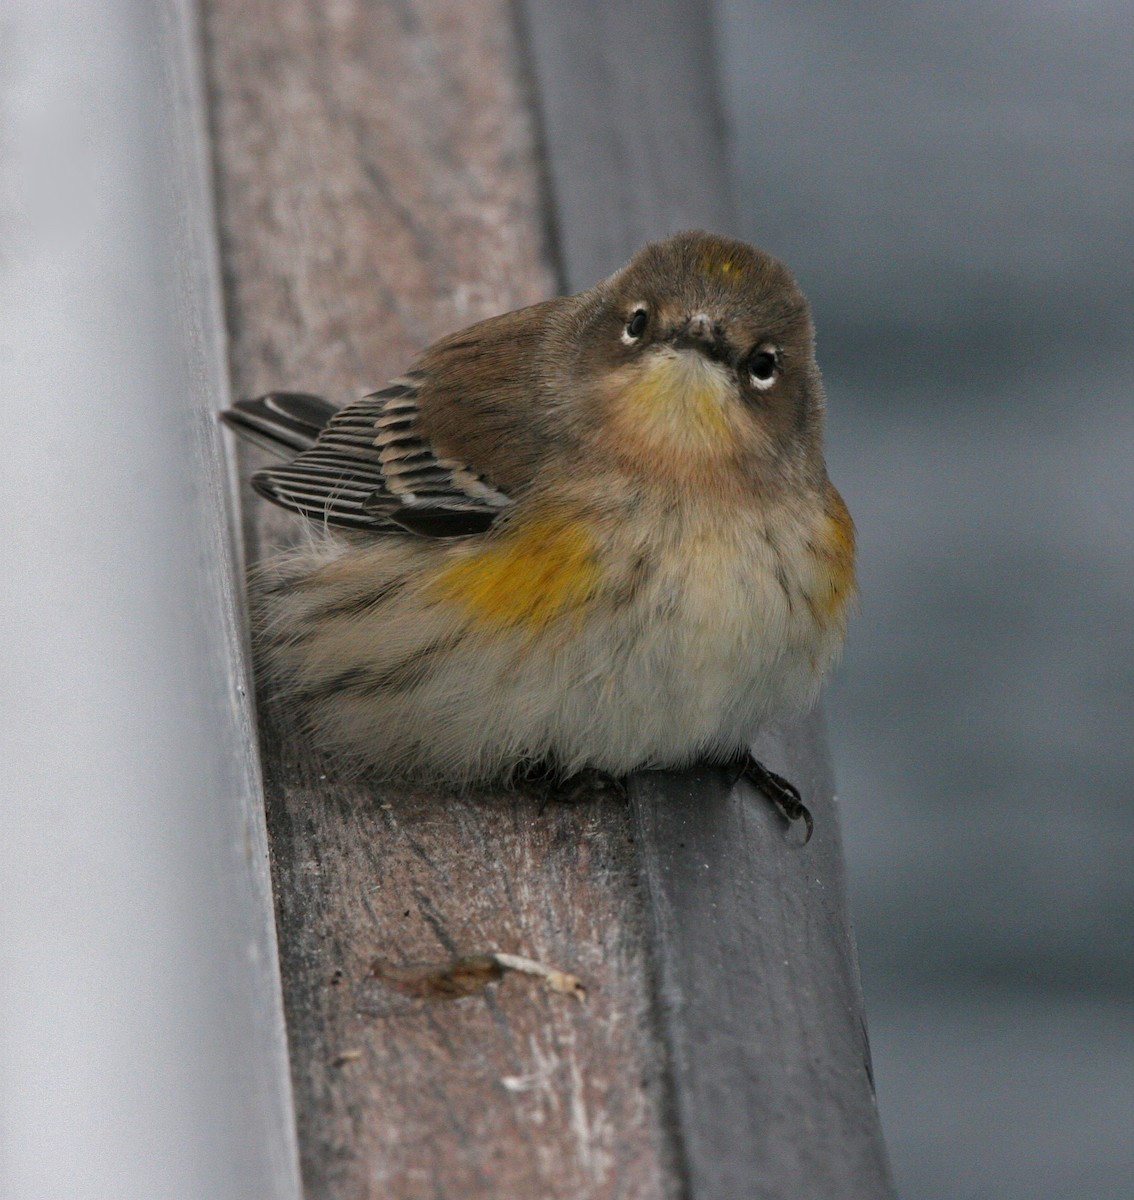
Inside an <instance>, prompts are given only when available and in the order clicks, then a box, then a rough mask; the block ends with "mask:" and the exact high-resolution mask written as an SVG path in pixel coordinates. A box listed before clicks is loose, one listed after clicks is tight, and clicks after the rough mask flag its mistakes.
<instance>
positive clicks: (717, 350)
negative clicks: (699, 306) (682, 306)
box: [673, 313, 728, 362]
mask: <svg viewBox="0 0 1134 1200" xmlns="http://www.w3.org/2000/svg"><path fill="white" fill-rule="evenodd" d="M673 344H674V346H675V347H676V348H677V349H678V350H699V351H700V352H701V353H702V354H704V355H706V356H707V357H708V358H711V359H713V360H714V361H716V362H724V361H727V359H728V351H727V349H726V347H725V344H724V341H723V339H722V338H721V336H720V334H719V333H718V331H717V328H716V326H715V325H714V324H713V319H712V317H710V316H709V315H708V314H707V313H694V314H693V315H692V316H691V317H690V318H689V320H688V321H686V322H685V325H684V326H683V327H682V328H681V329H679V330H678V332H677V336H676V337H675V338H674V339H673Z"/></svg>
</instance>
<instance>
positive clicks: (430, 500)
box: [252, 301, 563, 537]
mask: <svg viewBox="0 0 1134 1200" xmlns="http://www.w3.org/2000/svg"><path fill="white" fill-rule="evenodd" d="M561 304H563V302H562V301H551V302H548V303H547V304H542V305H536V306H534V307H532V308H529V309H521V310H519V311H518V312H514V313H506V314H505V315H504V316H501V317H494V318H492V319H491V320H488V321H482V322H481V323H480V324H478V325H474V326H472V327H471V328H469V329H466V330H462V331H461V332H460V333H456V334H453V335H452V336H450V337H448V338H445V339H443V340H442V341H440V342H438V343H436V344H435V345H434V346H432V347H430V349H429V350H427V351H426V352H425V354H424V355H423V356H422V358H421V359H420V360H419V362H418V363H417V364H415V366H414V367H413V369H412V370H410V371H409V372H407V373H406V375H404V376H402V377H401V378H399V379H395V380H393V381H391V383H390V384H388V385H387V386H386V387H385V388H383V389H382V390H381V391H379V392H375V393H373V395H370V396H366V397H365V398H364V399H362V400H359V401H357V402H356V403H354V404H348V405H347V406H346V407H345V408H342V409H340V410H339V411H338V412H336V413H335V415H334V416H333V417H331V419H330V420H329V421H328V422H327V424H326V426H325V427H324V428H323V430H322V431H321V432H320V433H319V435H318V438H317V439H316V441H315V443H314V445H313V446H311V448H310V449H308V450H305V451H304V452H303V453H301V454H300V455H299V456H298V457H296V458H295V459H293V460H292V461H291V462H289V463H285V464H282V465H280V466H275V467H270V468H268V469H267V470H264V471H260V472H258V473H257V474H256V475H254V476H253V478H252V484H253V486H254V487H255V488H256V490H257V491H259V492H260V493H261V494H262V495H264V496H266V497H267V498H268V499H269V500H272V501H274V502H275V503H276V504H280V505H282V506H283V507H285V508H290V509H292V510H293V511H295V512H298V513H302V514H303V515H304V516H305V517H308V518H310V519H311V520H313V521H318V522H319V523H321V524H326V525H335V526H340V527H344V528H349V529H358V530H372V531H375V532H380V531H382V530H386V531H390V530H392V529H395V528H401V529H408V530H411V531H412V532H414V533H420V534H423V535H427V536H432V537H454V536H459V535H463V534H469V533H477V532H481V531H483V530H485V529H487V528H489V526H491V524H492V523H493V522H494V521H495V520H496V518H497V517H498V516H499V515H500V513H501V512H503V511H504V510H505V509H507V508H508V507H509V506H510V505H511V502H512V501H511V495H512V494H513V493H514V492H515V491H516V490H518V489H520V488H523V487H524V486H525V485H526V484H527V483H528V482H530V481H531V479H533V478H534V477H535V474H536V472H537V471H538V469H539V465H540V463H541V462H542V460H543V458H544V457H545V455H546V454H547V452H548V447H549V445H550V442H549V439H548V437H547V434H546V432H545V430H544V423H543V421H542V419H541V413H540V395H539V380H540V378H541V357H540V356H541V354H542V343H543V341H544V338H545V335H546V330H547V319H546V318H547V317H548V316H549V315H551V314H552V313H553V312H554V310H555V307H556V306H557V305H561ZM474 464H475V465H474Z"/></svg>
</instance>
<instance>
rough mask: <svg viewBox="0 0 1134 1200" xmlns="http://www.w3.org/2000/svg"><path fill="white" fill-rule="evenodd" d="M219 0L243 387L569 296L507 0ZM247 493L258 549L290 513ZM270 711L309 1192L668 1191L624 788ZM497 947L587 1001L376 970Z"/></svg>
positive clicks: (280, 534) (335, 369)
mask: <svg viewBox="0 0 1134 1200" xmlns="http://www.w3.org/2000/svg"><path fill="white" fill-rule="evenodd" d="M204 9H205V14H206V22H207V30H208V39H207V43H208V60H209V69H210V75H211V88H212V100H213V114H214V118H213V119H214V127H215V128H214V136H215V144H216V170H217V185H218V194H219V204H220V221H221V229H222V245H223V261H224V271H225V292H226V304H227V311H228V323H229V334H230V342H231V364H232V373H233V377H234V385H235V390H236V391H237V393H238V394H253V393H256V392H258V391H264V390H268V389H270V388H276V387H289V388H302V389H305V390H310V391H314V392H319V393H322V394H324V395H326V396H328V397H329V398H331V399H333V400H335V401H336V402H342V401H346V400H348V399H351V398H353V397H354V396H355V395H357V394H359V393H361V392H362V391H365V390H367V389H370V388H373V387H374V386H376V385H380V384H381V383H382V382H383V381H384V380H385V379H386V378H388V377H389V376H391V375H393V374H395V373H396V372H397V371H398V370H400V369H401V368H403V367H404V366H405V365H406V364H407V362H408V361H409V359H410V358H411V357H412V356H413V354H414V353H415V352H416V351H418V350H419V349H421V348H422V347H424V346H425V345H426V344H428V343H429V342H430V341H432V340H433V339H434V338H436V337H438V336H439V335H441V334H443V333H445V332H448V331H449V330H451V329H454V328H457V327H459V326H461V325H464V324H467V323H469V322H470V321H473V320H475V319H477V318H479V317H482V316H486V315H488V314H490V313H495V312H499V311H503V310H506V309H509V308H514V307H517V306H519V305H521V304H525V303H529V302H532V301H535V300H538V299H540V298H543V297H544V296H546V295H549V294H552V293H553V292H554V291H555V290H556V287H555V279H554V271H553V268H552V265H551V264H552V256H551V253H550V252H549V249H548V245H547V240H546V235H545V215H544V214H545V207H544V205H543V203H542V200H541V183H540V178H539V173H538V169H537V162H536V152H535V135H534V132H533V126H532V122H531V118H530V115H529V114H530V105H529V102H528V98H527V96H526V95H525V92H524V85H523V73H522V70H521V68H520V63H519V58H518V49H517V42H516V37H515V31H514V27H513V22H512V19H511V11H510V8H509V6H508V4H507V3H505V2H504V0H401V2H398V3H389V4H365V3H361V2H359V0H335V2H334V3H324V2H322V0H310V2H308V3H305V2H304V0H273V2H272V3H267V2H260V3H249V2H247V0H207V2H206V3H205V5H204ZM249 465H250V464H249V461H247V460H246V461H245V462H244V469H245V471H247V469H248V466H249ZM246 499H248V498H247V496H246ZM246 512H247V516H246V520H245V538H246V542H247V545H248V551H249V555H250V556H251V557H256V556H258V555H260V554H263V553H266V552H268V551H269V550H270V549H271V548H274V547H277V546H280V545H282V544H285V543H286V542H288V541H289V540H294V539H295V538H296V537H297V536H299V532H298V531H299V528H300V526H299V523H298V522H294V523H293V522H292V520H291V519H290V518H288V517H287V516H286V515H284V514H281V513H278V512H276V511H275V510H272V509H270V507H269V506H267V505H260V504H256V503H255V502H251V501H250V502H249V503H248V506H247V510H246ZM261 724H262V739H263V742H262V752H263V758H264V763H265V774H266V785H267V795H268V820H269V830H270V836H271V846H272V857H273V872H274V882H275V894H276V904H277V918H278V923H279V933H280V942H281V955H282V970H283V978H284V988H285V1003H286V1009H287V1018H288V1027H289V1040H290V1047H291V1058H292V1072H293V1077H294V1082H295V1089H296V1093H297V1104H298V1113H299V1130H300V1141H301V1154H302V1165H303V1174H304V1181H305V1186H306V1190H307V1195H308V1197H309V1200H316V1198H323V1197H334V1198H336V1200H338V1198H348V1197H349V1198H352V1200H353V1198H355V1197H375V1198H377V1197H382V1198H391V1200H399V1198H402V1197H426V1196H428V1197H434V1198H435V1197H456V1196H461V1197H465V1198H467V1197H489V1196H491V1197H529V1196H530V1197H536V1196H538V1197H564V1198H566V1197H571V1198H576V1197H596V1198H598V1197H615V1196H617V1197H641V1198H643V1200H645V1198H647V1197H661V1196H665V1195H672V1194H674V1192H675V1189H676V1187H677V1184H676V1178H677V1176H676V1172H675V1169H674V1166H673V1163H672V1161H671V1151H670V1150H669V1149H668V1142H667V1139H666V1137H665V1135H664V1132H663V1131H664V1129H665V1125H666V1122H665V1112H664V1109H665V1103H666V1101H665V1096H666V1092H665V1088H664V1086H663V1077H662V1057H661V1051H660V1049H659V1043H658V1042H657V1040H656V1039H655V1038H654V1036H653V1034H652V1032H651V1025H650V1021H649V1012H650V989H649V986H648V980H647V977H646V972H647V962H646V954H645V946H646V921H645V917H644V909H643V905H642V902H641V897H640V892H639V886H638V872H637V866H636V859H635V856H634V853H633V846H632V839H633V836H634V834H633V831H632V828H631V821H630V815H629V809H628V808H627V806H626V805H625V804H624V803H620V802H618V801H617V800H614V799H612V798H609V797H593V798H590V799H587V800H585V801H583V802H580V803H577V804H570V805H567V804H562V803H556V802H552V803H548V802H547V799H546V797H545V796H544V795H542V794H541V793H540V792H539V791H538V790H536V791H532V792H523V791H518V792H514V793H508V794H499V795H483V796H478V797H472V798H457V797H454V796H439V795H433V794H426V793H423V792H414V791H395V790H382V789H377V788H372V787H366V786H359V785H350V784H347V783H344V782H342V781H338V780H336V779H335V778H334V777H333V776H332V775H331V774H330V772H329V771H328V770H327V769H326V766H325V764H322V763H321V762H320V761H319V760H318V758H317V757H314V756H312V755H311V754H310V753H309V751H308V750H307V749H306V748H305V747H304V745H303V743H302V740H301V739H299V738H298V737H296V736H295V735H294V733H293V731H291V730H289V729H288V728H287V727H286V725H285V724H284V723H282V722H281V721H280V720H279V719H278V717H277V714H275V713H274V712H273V711H272V709H271V707H270V706H267V707H265V709H264V711H263V712H262V719H261ZM487 951H503V952H509V953H515V954H521V955H525V956H528V957H530V958H534V959H538V960H540V961H543V962H545V963H548V964H551V965H554V966H556V967H560V968H562V969H564V970H567V971H571V972H574V973H575V974H577V975H579V976H580V977H581V978H582V979H583V981H584V982H585V984H586V985H587V988H588V996H587V999H586V1001H585V1003H580V1002H578V1001H577V1000H575V999H573V998H572V997H570V996H566V995H560V994H557V993H554V992H551V991H549V990H547V989H546V988H544V987H542V986H541V985H540V984H539V982H538V981H536V980H532V979H529V978H526V977H524V976H522V975H518V974H514V973H510V974H508V975H506V976H505V977H504V978H503V979H502V980H501V981H500V982H499V983H493V984H490V985H489V986H488V988H487V989H486V990H485V991H484V992H482V993H480V994H477V995H473V996H469V997H466V998H463V999H457V1000H439V1001H433V1002H430V1001H427V1000H422V999H415V998H413V997H407V996H406V995H404V994H399V993H398V991H397V990H396V989H391V988H389V987H388V986H385V985H383V984H382V983H381V982H380V981H379V980H377V979H375V978H373V976H372V975H371V972H370V965H371V962H372V960H374V959H375V958H382V959H384V960H387V961H389V962H393V963H395V964H403V965H404V964H412V963H414V962H418V961H427V962H429V961H439V960H447V959H449V958H450V957H455V956H460V955H467V954H478V953H483V952H487Z"/></svg>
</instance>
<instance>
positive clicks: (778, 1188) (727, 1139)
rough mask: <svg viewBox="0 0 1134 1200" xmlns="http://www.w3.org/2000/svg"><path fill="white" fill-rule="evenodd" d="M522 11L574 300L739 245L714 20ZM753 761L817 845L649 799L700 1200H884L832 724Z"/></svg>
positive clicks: (708, 794) (650, 877) (684, 1123)
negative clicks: (717, 243) (678, 252)
mask: <svg viewBox="0 0 1134 1200" xmlns="http://www.w3.org/2000/svg"><path fill="white" fill-rule="evenodd" d="M519 14H520V18H521V22H522V25H523V30H524V34H525V39H526V43H527V47H528V53H529V57H530V64H529V69H530V72H531V76H532V79H533V85H534V91H535V94H536V98H537V103H538V107H539V110H540V112H539V115H540V119H541V125H542V137H543V144H544V148H545V153H546V156H547V172H548V184H549V190H550V193H551V199H552V202H553V205H554V214H553V219H552V225H553V228H554V229H555V231H556V233H557V236H558V241H559V245H558V251H559V256H560V260H561V263H562V268H563V273H564V276H565V280H564V282H565V284H566V285H567V287H568V288H569V289H570V290H575V289H578V288H581V287H586V286H589V285H590V284H592V283H594V282H595V281H596V280H597V279H600V278H602V277H603V276H604V275H606V274H608V273H609V272H610V271H612V270H615V269H616V268H617V267H619V266H620V265H621V264H622V263H623V262H624V261H625V260H626V259H627V258H628V257H629V256H630V255H631V254H632V253H633V252H634V251H636V250H637V249H638V248H639V247H640V246H641V245H642V244H643V243H644V242H646V241H648V240H650V239H652V238H656V237H662V236H665V235H666V234H669V233H672V232H674V231H676V230H679V229H683V228H698V227H699V228H706V229H711V230H715V231H717V232H726V233H728V232H733V233H735V232H736V225H737V223H736V220H735V209H734V207H733V203H732V197H731V190H730V188H731V185H730V180H729V176H728V168H727V164H728V152H729V147H728V143H727V136H726V125H725V121H724V118H723V115H722V109H721V105H720V100H719V95H718V91H717V82H716V55H715V52H714V51H715V47H714V41H713V36H714V35H713V26H712V19H711V13H710V11H709V8H708V6H707V4H705V3H702V2H696V0H685V2H683V0H664V2H659V3H656V4H653V5H650V6H649V8H648V12H647V11H646V10H644V9H643V8H642V6H641V5H637V4H629V3H625V2H624V0H616V2H615V3H609V2H604V0H586V2H582V0H580V2H578V3H573V4H569V5H563V4H558V3H554V2H553V0H524V2H523V3H522V4H521V5H520V8H519ZM756 749H757V752H758V754H759V756H760V757H761V758H762V760H763V761H765V762H766V763H767V764H768V765H769V766H770V767H772V768H773V769H775V770H778V771H781V772H782V773H784V774H786V775H787V776H788V777H789V778H791V779H792V780H793V781H794V782H795V783H796V784H797V786H799V787H800V789H801V791H802V792H803V794H804V798H805V800H806V802H807V804H808V805H809V807H810V808H811V811H812V813H813V814H814V816H815V821H816V833H815V837H814V838H813V840H812V841H811V843H810V844H808V845H807V846H803V845H802V844H801V842H802V839H801V837H800V835H799V833H798V832H797V831H796V830H789V829H788V828H787V827H786V826H785V824H784V822H783V820H782V818H781V817H780V816H779V814H778V813H777V812H776V811H775V810H774V809H773V808H772V807H771V805H770V804H768V802H767V801H766V800H765V799H764V798H763V797H761V796H758V795H756V794H754V793H753V791H752V789H751V788H750V787H748V786H747V785H746V784H742V785H740V786H739V787H736V788H734V789H732V790H731V791H730V790H728V789H726V787H725V784H724V782H723V779H722V777H721V775H720V773H719V772H717V771H714V770H712V769H708V768H706V769H703V770H694V771H688V772H683V773H662V772H657V773H648V774H643V775H640V776H638V777H636V778H635V779H634V780H632V782H631V789H630V790H631V803H632V805H633V809H634V815H635V823H636V828H637V845H638V851H639V858H640V863H641V870H642V875H643V880H644V882H645V886H646V893H647V898H648V907H649V912H650V918H651V921H652V923H653V935H654V936H653V945H652V953H653V962H654V974H655V986H656V998H657V1016H658V1021H659V1025H660V1028H661V1030H662V1034H663V1038H664V1041H665V1044H666V1046H667V1049H668V1054H669V1060H670V1062H669V1074H670V1078H671V1082H672V1087H671V1104H672V1118H673V1122H674V1131H675V1137H676V1141H677V1146H678V1154H679V1158H680V1161H681V1162H682V1166H683V1174H684V1179H683V1187H684V1191H685V1192H686V1194H687V1195H688V1196H690V1197H691V1198H692V1200H735V1198H736V1197H740V1196H745V1197H748V1196H753V1197H755V1196H759V1197H769V1198H771V1197H798V1196H808V1197H816V1198H820V1197H839V1198H840V1200H857V1198H861V1200H868V1198H869V1200H885V1198H886V1197H892V1196H893V1195H894V1188H893V1183H892V1180H891V1176H890V1169H889V1165H888V1160H887V1156H886V1151H885V1146H884V1143H883V1139H882V1132H881V1126H880V1123H879V1120H878V1114H877V1109H876V1106H875V1102H874V1092H873V1081H872V1078H871V1068H870V1052H869V1046H868V1042H867V1035H866V1021H865V1014H864V1011H863V999H862V991H861V986H860V983H859V975H858V963H857V955H856V951H855V945H854V938H853V933H852V930H851V924H850V918H849V913H848V909H847V899H846V885H845V877H844V876H845V868H844V863H843V853H842V843H841V836H840V832H839V822H838V812H837V803H836V800H835V794H834V784H833V777H832V772H831V767H830V762H829V757H828V752H827V747H826V738H825V734H824V731H823V724H822V717H821V714H819V713H818V712H817V713H814V714H812V715H811V716H810V717H807V718H805V719H802V720H798V721H794V722H788V723H785V724H782V725H780V726H777V727H775V728H772V729H768V730H766V731H764V733H763V734H762V736H761V738H760V740H759V742H758V743H757V746H756Z"/></svg>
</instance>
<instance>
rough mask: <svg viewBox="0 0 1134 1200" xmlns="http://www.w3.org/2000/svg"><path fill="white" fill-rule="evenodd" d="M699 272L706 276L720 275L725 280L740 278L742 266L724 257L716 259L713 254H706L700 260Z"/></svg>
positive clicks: (742, 271)
mask: <svg viewBox="0 0 1134 1200" xmlns="http://www.w3.org/2000/svg"><path fill="white" fill-rule="evenodd" d="M701 270H702V271H704V273H705V274H706V275H721V276H723V277H724V278H725V279H729V278H730V277H732V276H740V275H742V274H743V273H744V265H743V264H742V263H738V262H736V261H735V260H734V259H731V258H728V257H725V258H717V257H715V256H714V255H713V254H711V253H709V254H706V255H705V256H704V257H703V258H702V259H701Z"/></svg>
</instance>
